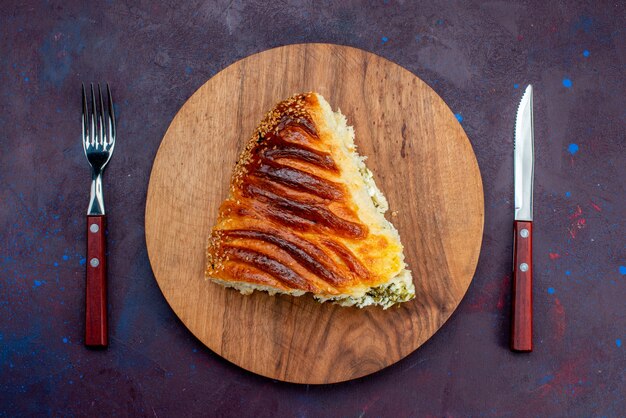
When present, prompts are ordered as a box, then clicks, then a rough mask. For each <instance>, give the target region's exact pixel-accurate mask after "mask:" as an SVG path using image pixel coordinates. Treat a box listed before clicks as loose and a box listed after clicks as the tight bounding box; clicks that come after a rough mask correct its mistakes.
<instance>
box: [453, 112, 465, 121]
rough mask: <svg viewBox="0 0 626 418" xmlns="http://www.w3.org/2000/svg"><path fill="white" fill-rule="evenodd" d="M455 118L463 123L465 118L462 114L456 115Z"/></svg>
mask: <svg viewBox="0 0 626 418" xmlns="http://www.w3.org/2000/svg"><path fill="white" fill-rule="evenodd" d="M454 116H455V117H456V120H458V121H459V122H463V116H462V115H461V114H460V113H455V114H454Z"/></svg>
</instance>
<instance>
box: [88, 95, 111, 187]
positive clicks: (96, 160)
mask: <svg viewBox="0 0 626 418" xmlns="http://www.w3.org/2000/svg"><path fill="white" fill-rule="evenodd" d="M106 87H107V109H106V110H105V107H104V101H103V98H102V90H101V88H100V84H98V104H96V95H95V93H94V88H93V83H92V84H91V100H90V101H91V106H88V104H87V94H86V93H85V85H84V84H83V86H82V93H83V112H82V116H83V124H82V131H83V150H84V151H85V156H86V157H87V161H89V164H90V165H91V167H92V169H93V174H94V176H96V175H101V174H102V171H103V170H104V167H106V165H107V163H108V162H109V160H110V159H111V155H113V148H114V147H115V110H114V109H113V98H112V97H111V89H110V88H109V85H108V84H107V86H106ZM90 107H91V109H90Z"/></svg>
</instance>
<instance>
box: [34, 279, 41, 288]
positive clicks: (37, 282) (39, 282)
mask: <svg viewBox="0 0 626 418" xmlns="http://www.w3.org/2000/svg"><path fill="white" fill-rule="evenodd" d="M33 283H34V284H35V287H39V286H41V285H42V284H43V282H42V281H41V280H35V281H33Z"/></svg>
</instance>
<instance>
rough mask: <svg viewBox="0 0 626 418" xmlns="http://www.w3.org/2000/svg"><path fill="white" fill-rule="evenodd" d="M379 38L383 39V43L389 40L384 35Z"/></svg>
mask: <svg viewBox="0 0 626 418" xmlns="http://www.w3.org/2000/svg"><path fill="white" fill-rule="evenodd" d="M380 40H381V41H383V43H385V42H387V41H388V40H389V38H387V37H386V36H383V37H382V38H380Z"/></svg>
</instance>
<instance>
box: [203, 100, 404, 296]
mask: <svg viewBox="0 0 626 418" xmlns="http://www.w3.org/2000/svg"><path fill="white" fill-rule="evenodd" d="M320 124H321V121H320V119H319V102H318V99H317V95H315V94H314V93H307V94H298V95H295V96H293V97H291V98H289V99H287V100H285V101H283V102H281V103H279V104H278V105H277V106H276V107H275V108H274V109H273V110H272V111H270V112H269V113H268V114H267V115H266V117H265V118H264V119H263V121H262V122H261V124H260V125H259V127H258V128H257V130H256V131H255V132H254V133H253V135H252V137H251V138H250V140H249V142H248V143H247V145H246V147H245V149H244V150H243V152H242V153H241V156H240V158H239V161H238V162H237V165H236V167H235V170H234V172H233V177H232V180H231V188H230V196H229V197H228V198H227V199H226V200H225V201H224V202H223V203H222V205H221V207H220V210H219V215H218V221H217V224H216V226H215V227H214V228H213V231H212V233H211V237H210V239H209V245H208V248H207V270H206V275H207V276H208V277H211V278H214V279H219V280H222V281H225V282H246V283H250V284H253V285H260V286H268V287H272V288H275V289H276V290H279V291H286V292H290V291H295V290H297V291H305V292H312V293H315V294H323V295H338V294H346V293H350V291H351V290H353V289H355V288H364V287H369V286H372V285H376V284H378V283H381V282H383V281H385V280H388V279H389V277H383V275H381V274H379V273H380V272H378V271H376V266H375V265H373V263H372V262H371V260H372V257H377V256H379V255H384V254H385V247H386V246H388V245H389V242H388V240H385V239H383V238H385V237H384V235H380V234H371V233H370V230H369V228H368V226H367V225H365V224H364V223H363V222H362V221H361V220H360V219H359V216H358V208H357V207H356V203H355V202H354V199H353V198H352V195H351V192H350V190H349V189H348V188H347V187H346V185H345V184H344V183H343V182H342V178H341V176H342V172H341V170H340V168H339V166H338V164H337V163H336V161H335V159H334V158H333V155H334V154H333V146H335V145H333V142H332V138H330V137H329V136H328V135H321V134H320V126H321V125H320ZM398 245H399V241H398ZM392 247H393V245H392ZM389 251H396V252H397V247H394V248H393V249H391V250H389ZM400 251H401V248H400ZM369 252H372V254H368V253H369ZM368 264H369V266H368Z"/></svg>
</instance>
